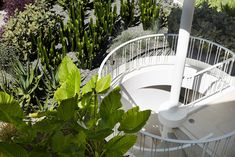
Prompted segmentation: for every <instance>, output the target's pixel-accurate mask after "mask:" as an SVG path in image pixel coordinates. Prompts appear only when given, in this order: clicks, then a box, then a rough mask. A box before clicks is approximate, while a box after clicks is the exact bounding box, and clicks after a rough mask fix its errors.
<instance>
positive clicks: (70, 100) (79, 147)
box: [0, 57, 151, 157]
mask: <svg viewBox="0 0 235 157" xmlns="http://www.w3.org/2000/svg"><path fill="white" fill-rule="evenodd" d="M80 79H81V78H80V72H79V70H78V69H77V67H76V66H75V65H74V64H73V62H72V61H71V60H70V59H69V58H68V57H65V58H64V59H63V61H62V63H61V65H60V68H59V80H60V88H58V89H57V91H56V92H55V94H54V98H55V100H57V101H58V104H59V105H58V108H54V109H51V110H49V111H46V112H38V113H33V114H30V115H25V114H24V113H23V111H22V110H21V108H20V106H19V104H18V102H17V101H16V100H14V99H13V97H11V96H10V95H8V94H6V93H4V92H0V120H1V121H3V122H5V123H7V125H6V126H8V127H9V130H14V131H9V132H8V133H10V134H5V133H4V134H1V133H0V138H1V139H0V141H1V142H0V152H1V153H2V154H3V155H5V156H19V155H20V156H22V157H33V156H54V157H59V156H80V157H94V156H97V157H98V156H99V157H110V156H113V157H122V156H123V155H124V153H126V152H127V151H128V150H129V149H130V148H131V147H132V146H133V145H134V143H135V142H136V138H137V136H136V135H135V133H136V132H138V131H139V130H140V129H141V128H142V127H143V126H144V125H145V123H146V121H147V120H148V118H149V116H150V113H151V112H150V111H149V110H145V111H139V108H138V107H134V108H132V109H130V110H128V111H124V110H123V109H122V108H121V107H122V104H121V94H120V88H119V87H117V88H115V89H114V90H112V91H110V92H108V91H109V87H110V82H111V78H110V76H106V77H104V78H101V79H97V76H93V77H92V79H91V80H90V81H89V82H88V83H87V84H86V85H85V86H83V87H82V88H80V84H81V80H80ZM68 87H70V88H68ZM100 95H105V97H104V98H103V99H102V100H101V101H99V96H100ZM3 111H4V113H3ZM3 137H6V138H3Z"/></svg>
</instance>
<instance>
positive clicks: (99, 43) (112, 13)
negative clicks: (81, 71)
mask: <svg viewBox="0 0 235 157" xmlns="http://www.w3.org/2000/svg"><path fill="white" fill-rule="evenodd" d="M93 3H94V13H95V16H96V22H94V21H93V18H90V22H89V23H88V26H87V27H85V13H86V7H85V6H84V5H85V3H83V2H82V1H76V0H73V1H71V2H70V3H69V8H68V12H69V21H68V23H67V24H65V25H64V24H63V23H61V27H60V30H59V32H60V43H61V44H62V51H63V53H67V52H71V51H74V52H77V53H76V55H77V58H78V66H79V67H81V68H89V69H91V68H92V67H93V66H94V65H93V64H94V60H96V59H97V58H99V57H100V56H103V54H102V53H101V51H102V48H104V47H105V46H107V45H106V43H107V42H108V40H109V37H110V36H111V35H112V34H113V32H114V25H115V22H116V20H117V9H116V6H114V7H113V8H112V5H111V1H109V2H107V3H102V2H101V1H100V0H97V1H94V2H93Z"/></svg>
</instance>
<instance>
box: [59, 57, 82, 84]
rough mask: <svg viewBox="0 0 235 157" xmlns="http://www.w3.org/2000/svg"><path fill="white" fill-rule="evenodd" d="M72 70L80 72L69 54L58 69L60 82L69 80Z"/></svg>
mask: <svg viewBox="0 0 235 157" xmlns="http://www.w3.org/2000/svg"><path fill="white" fill-rule="evenodd" d="M72 71H76V72H79V70H78V68H77V67H76V65H75V64H74V63H73V61H72V60H71V59H70V58H69V57H68V56H65V57H64V58H63V60H62V62H61V64H60V66H59V70H58V75H59V82H60V84H63V83H64V82H65V81H66V80H67V78H68V76H69V75H70V74H71V72H72Z"/></svg>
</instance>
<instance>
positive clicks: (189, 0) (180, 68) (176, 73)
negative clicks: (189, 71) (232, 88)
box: [168, 0, 195, 108]
mask: <svg viewBox="0 0 235 157" xmlns="http://www.w3.org/2000/svg"><path fill="white" fill-rule="evenodd" d="M194 4H195V0H185V1H184V5H183V11H182V15H181V22H180V30H179V38H178V44H177V50H176V60H175V66H174V70H173V74H172V85H171V96H170V101H171V102H174V103H175V104H171V106H168V108H172V107H175V106H177V105H178V101H179V97H180V90H181V85H182V80H183V74H184V68H185V60H186V55H187V52H188V45H189V38H190V33H191V26H192V21H193V13H194Z"/></svg>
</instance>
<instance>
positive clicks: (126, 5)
mask: <svg viewBox="0 0 235 157" xmlns="http://www.w3.org/2000/svg"><path fill="white" fill-rule="evenodd" d="M134 14H135V1H134V0H125V1H123V0H121V10H120V16H121V19H122V20H123V21H124V24H125V26H126V27H128V26H131V25H133V24H134V20H135V19H134Z"/></svg>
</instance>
